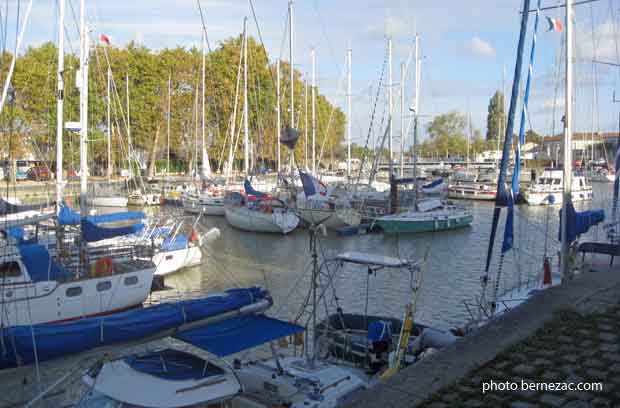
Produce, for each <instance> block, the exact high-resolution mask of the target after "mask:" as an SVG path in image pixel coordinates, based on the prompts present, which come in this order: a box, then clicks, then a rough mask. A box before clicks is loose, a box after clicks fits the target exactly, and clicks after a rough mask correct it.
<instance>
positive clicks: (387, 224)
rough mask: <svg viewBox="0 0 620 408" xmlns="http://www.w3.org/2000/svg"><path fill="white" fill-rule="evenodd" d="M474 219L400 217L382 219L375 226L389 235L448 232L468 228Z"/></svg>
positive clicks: (462, 216)
mask: <svg viewBox="0 0 620 408" xmlns="http://www.w3.org/2000/svg"><path fill="white" fill-rule="evenodd" d="M473 220H474V217H473V215H471V214H460V215H453V216H452V215H451V216H437V217H424V218H421V219H418V220H411V219H406V220H405V219H400V218H399V217H398V216H388V217H381V218H377V219H376V220H375V224H376V225H377V226H379V228H381V229H382V230H383V232H385V233H387V234H400V233H418V232H434V231H447V230H453V229H458V228H466V227H469V226H470V225H471V223H472V222H473Z"/></svg>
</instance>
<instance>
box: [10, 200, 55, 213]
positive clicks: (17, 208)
mask: <svg viewBox="0 0 620 408" xmlns="http://www.w3.org/2000/svg"><path fill="white" fill-rule="evenodd" d="M54 204H55V202H52V203H38V204H25V205H21V204H20V205H18V204H12V203H9V202H8V201H6V200H5V199H3V198H0V215H8V214H17V213H20V212H24V211H33V210H40V209H42V208H46V207H51V206H53V205H54Z"/></svg>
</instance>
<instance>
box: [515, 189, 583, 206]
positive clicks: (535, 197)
mask: <svg viewBox="0 0 620 408" xmlns="http://www.w3.org/2000/svg"><path fill="white" fill-rule="evenodd" d="M550 196H552V197H553V199H552V200H553V204H562V202H563V201H564V199H563V193H562V192H561V191H555V192H548V193H547V192H538V191H537V192H529V191H528V192H526V193H525V200H526V201H527V203H528V204H529V205H549V201H550V199H549V197H550ZM572 199H573V202H577V201H587V200H591V199H592V189H591V188H589V189H585V190H578V191H573V193H572Z"/></svg>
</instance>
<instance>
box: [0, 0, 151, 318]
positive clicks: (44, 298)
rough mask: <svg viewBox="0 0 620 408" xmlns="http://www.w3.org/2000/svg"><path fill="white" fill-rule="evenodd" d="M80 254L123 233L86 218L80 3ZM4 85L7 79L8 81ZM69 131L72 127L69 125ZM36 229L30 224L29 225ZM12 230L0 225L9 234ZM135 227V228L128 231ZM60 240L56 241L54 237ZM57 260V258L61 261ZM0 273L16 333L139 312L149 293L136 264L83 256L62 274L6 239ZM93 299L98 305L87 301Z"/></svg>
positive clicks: (146, 275)
mask: <svg viewBox="0 0 620 408" xmlns="http://www.w3.org/2000/svg"><path fill="white" fill-rule="evenodd" d="M64 3H65V2H64V1H61V2H60V12H59V19H60V26H61V27H62V26H63V20H64ZM80 21H81V24H80V38H81V44H80V45H81V47H80V71H79V72H80V75H81V77H80V79H81V80H80V81H79V82H78V84H79V85H80V86H79V89H80V122H79V123H78V124H77V128H78V129H79V131H80V165H81V179H80V203H81V205H80V210H81V215H80V220H81V231H80V234H81V238H82V239H80V240H78V242H79V245H80V248H84V247H85V246H86V240H87V239H88V236H92V235H101V234H103V235H109V236H113V235H116V234H122V233H125V232H126V231H127V228H111V229H108V228H102V227H99V226H97V225H96V224H94V223H92V222H91V221H90V220H89V219H88V217H87V211H88V208H87V173H88V171H87V149H86V143H87V138H88V120H87V113H88V109H87V108H88V63H89V45H88V35H87V33H88V31H87V28H86V25H85V8H84V0H82V1H81V18H80ZM63 44H64V31H63V30H59V49H58V61H59V64H58V90H59V92H58V93H57V95H58V97H57V106H58V110H57V112H58V128H57V155H56V167H57V181H56V189H57V191H56V205H57V211H59V209H60V205H61V201H62V188H63V186H64V182H63V176H62V162H63V161H62V139H63V137H62V134H63V129H64V125H65V122H64V120H63V105H64V100H63V95H64V81H63V75H64V72H63V71H64V46H63ZM9 80H10V78H9ZM70 126H72V127H75V126H76V124H75V123H74V124H72V125H70ZM33 223H36V221H33ZM11 226H15V224H14V225H7V224H5V225H4V228H7V229H8V228H10V227H11ZM134 227H135V226H134ZM134 227H131V228H134ZM59 238H60V237H59ZM61 258H62V257H60V259H61ZM0 267H1V268H2V269H3V270H5V271H6V272H5V274H4V277H3V280H2V282H0V287H1V289H2V290H1V293H2V295H0V306H1V307H2V309H3V310H4V313H3V317H2V326H3V327H14V326H16V327H18V326H22V325H33V324H35V325H36V324H42V323H45V324H47V323H52V322H59V321H68V320H74V319H80V318H82V317H85V316H92V315H105V314H109V313H114V312H117V311H120V310H126V309H130V308H134V307H136V306H139V305H141V304H142V302H144V300H145V299H146V297H147V296H148V294H149V293H150V290H151V282H152V279H153V273H154V271H155V265H154V264H153V263H152V262H151V261H142V260H137V259H131V260H126V261H123V260H115V259H112V258H109V257H107V258H105V259H103V260H97V261H96V262H90V260H89V259H88V258H87V256H86V253H85V252H84V253H83V256H81V257H80V262H79V265H78V266H77V268H73V269H67V268H66V267H65V266H63V265H62V264H61V263H59V262H58V261H57V260H56V259H54V258H52V257H51V256H50V253H49V251H48V249H47V247H46V246H44V245H41V244H39V243H37V242H34V243H31V242H24V241H23V240H21V239H14V238H7V240H6V241H5V248H4V250H3V251H2V254H1V255H0ZM93 299H97V300H98V301H92V300H93Z"/></svg>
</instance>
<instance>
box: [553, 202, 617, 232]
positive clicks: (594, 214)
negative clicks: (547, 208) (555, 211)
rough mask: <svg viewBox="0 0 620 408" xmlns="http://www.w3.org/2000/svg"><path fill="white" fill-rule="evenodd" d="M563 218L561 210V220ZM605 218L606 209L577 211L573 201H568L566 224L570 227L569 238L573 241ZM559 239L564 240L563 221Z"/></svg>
mask: <svg viewBox="0 0 620 408" xmlns="http://www.w3.org/2000/svg"><path fill="white" fill-rule="evenodd" d="M561 219H562V210H560V220H561ZM604 220H605V211H604V210H589V211H582V212H578V211H575V207H574V206H573V203H572V201H571V202H569V203H568V217H566V224H567V229H568V234H567V237H566V238H567V240H568V242H573V241H574V240H576V239H577V237H578V236H579V235H581V234H583V233H586V232H588V230H589V229H590V227H593V226H595V225H596V224H599V223H601V222H603V221H604ZM558 240H559V241H562V222H560V229H559V232H558Z"/></svg>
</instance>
